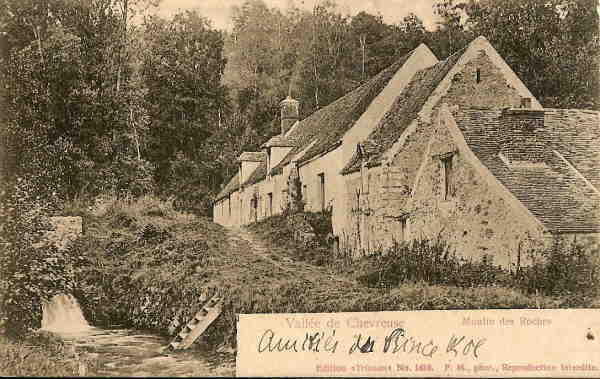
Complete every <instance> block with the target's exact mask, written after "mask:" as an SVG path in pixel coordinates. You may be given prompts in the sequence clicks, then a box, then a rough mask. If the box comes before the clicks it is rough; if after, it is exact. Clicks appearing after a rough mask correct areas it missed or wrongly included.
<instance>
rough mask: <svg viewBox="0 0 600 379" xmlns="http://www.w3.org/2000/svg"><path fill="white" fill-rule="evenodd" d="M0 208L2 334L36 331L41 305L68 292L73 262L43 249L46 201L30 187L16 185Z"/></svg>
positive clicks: (51, 249)
mask: <svg viewBox="0 0 600 379" xmlns="http://www.w3.org/2000/svg"><path fill="white" fill-rule="evenodd" d="M1 207H2V233H0V238H1V241H0V242H1V247H0V249H1V252H0V273H1V275H0V288H1V289H2V291H1V295H0V296H1V299H0V300H1V304H2V305H1V308H0V311H1V312H2V313H3V314H1V315H0V317H1V318H4V319H6V331H7V333H9V334H13V335H21V334H24V333H26V332H27V331H28V330H30V329H32V328H39V327H40V323H41V317H42V309H41V306H42V301H43V300H49V299H50V298H51V297H52V296H53V295H55V294H58V293H67V292H70V290H71V288H72V287H73V284H74V272H73V264H74V261H75V260H76V257H75V256H73V255H72V254H71V253H69V252H67V251H59V250H58V249H57V248H56V247H55V246H53V245H49V244H47V243H45V241H44V235H45V233H46V231H48V230H50V229H51V225H50V223H49V222H48V216H49V214H51V212H52V209H53V204H52V199H51V198H50V199H49V198H42V197H40V196H39V195H38V191H36V188H35V186H33V185H32V183H31V182H29V181H27V180H24V179H17V181H16V185H15V186H14V188H13V190H12V191H11V192H9V193H8V194H6V195H5V198H4V199H3V201H2V205H1ZM8 316H10V317H8Z"/></svg>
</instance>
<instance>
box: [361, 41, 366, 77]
mask: <svg viewBox="0 0 600 379" xmlns="http://www.w3.org/2000/svg"><path fill="white" fill-rule="evenodd" d="M366 46H367V36H366V35H362V36H360V48H361V50H362V69H361V73H360V81H361V82H364V80H365V49H366Z"/></svg>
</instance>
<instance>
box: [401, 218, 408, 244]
mask: <svg viewBox="0 0 600 379" xmlns="http://www.w3.org/2000/svg"><path fill="white" fill-rule="evenodd" d="M407 224H408V217H403V218H401V219H400V241H406V240H408V230H407V229H406V226H407Z"/></svg>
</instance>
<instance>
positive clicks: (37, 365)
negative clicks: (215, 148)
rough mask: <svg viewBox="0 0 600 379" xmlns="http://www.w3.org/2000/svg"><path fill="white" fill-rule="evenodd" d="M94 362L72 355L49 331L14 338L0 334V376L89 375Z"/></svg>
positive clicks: (92, 371)
mask: <svg viewBox="0 0 600 379" xmlns="http://www.w3.org/2000/svg"><path fill="white" fill-rule="evenodd" d="M94 370H95V367H94V362H92V361H91V360H89V359H86V358H81V357H79V356H74V355H73V353H72V352H70V351H69V350H68V349H67V348H66V346H65V344H64V343H63V342H62V341H61V340H60V339H58V338H57V337H55V336H53V335H52V334H50V333H43V332H42V333H36V334H32V335H29V336H27V337H25V338H24V339H23V340H20V341H14V340H11V339H8V338H6V337H3V336H0V376H79V375H93V374H94Z"/></svg>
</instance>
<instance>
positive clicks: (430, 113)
mask: <svg viewBox="0 0 600 379" xmlns="http://www.w3.org/2000/svg"><path fill="white" fill-rule="evenodd" d="M299 106H300V104H298V102H297V101H296V100H293V99H291V98H287V99H285V100H283V101H282V102H281V114H282V117H281V118H282V125H281V133H280V134H279V135H277V136H275V137H273V138H271V139H270V140H269V141H268V142H267V143H265V144H264V145H263V146H262V151H261V152H252V153H248V152H246V153H243V154H242V155H241V156H240V158H239V161H240V170H239V171H238V173H237V174H236V175H235V176H234V177H233V178H232V179H231V180H230V182H229V183H227V185H226V186H225V187H224V188H223V190H222V191H221V193H220V194H219V195H218V196H217V199H216V201H215V204H214V220H215V222H217V223H219V224H222V225H225V226H240V225H245V224H248V223H251V222H255V221H257V220H260V219H263V218H265V217H269V216H270V215H273V214H277V213H281V212H282V211H283V210H284V209H285V208H286V207H287V206H288V203H289V197H290V196H289V188H290V182H292V181H293V180H292V181H291V180H290V177H292V178H293V177H298V178H299V180H300V186H301V189H302V199H303V201H304V202H305V209H306V210H309V211H321V210H325V209H331V211H332V221H333V231H334V235H335V236H336V237H337V238H338V239H339V243H340V247H342V248H345V249H351V250H352V251H355V252H369V251H373V250H376V249H379V248H385V247H386V246H389V245H390V244H392V243H393V242H394V241H409V240H413V239H419V238H426V239H433V238H438V237H439V238H442V239H444V240H445V241H446V242H448V243H449V244H450V246H451V247H452V248H453V249H455V250H456V252H457V253H459V254H462V255H465V256H469V257H473V258H475V259H483V258H486V259H492V260H493V261H494V262H495V263H497V264H501V265H503V266H511V265H516V264H525V261H526V257H524V256H522V255H523V252H525V251H527V250H528V249H529V248H532V247H536V246H539V245H547V244H548V243H549V241H551V239H552V238H551V237H552V236H556V235H561V236H563V237H567V238H572V239H577V240H578V241H580V242H585V243H587V244H589V245H591V246H593V247H595V248H598V241H599V239H600V192H599V189H600V113H599V112H595V111H588V110H574V109H544V108H543V107H542V106H541V105H540V103H539V102H538V101H537V100H536V99H535V98H534V97H533V95H532V94H531V93H530V92H529V90H528V89H527V87H526V86H525V85H524V84H523V83H522V82H521V81H520V80H519V78H518V77H517V76H516V75H515V73H514V72H513V71H512V70H511V68H510V67H509V66H508V65H507V64H506V62H505V61H504V60H503V59H502V58H501V57H500V56H499V55H498V53H497V52H496V50H495V49H494V48H493V47H492V46H491V45H490V44H489V42H488V41H487V40H486V39H485V38H484V37H479V38H477V39H475V40H474V41H473V42H471V43H470V44H469V45H468V46H467V47H466V48H464V49H463V50H461V51H458V52H456V53H455V54H453V55H452V56H450V57H448V58H447V59H446V60H444V61H438V60H437V59H436V58H435V56H434V55H433V54H432V53H431V51H430V50H429V49H428V48H427V46H425V45H420V46H419V47H417V48H416V49H415V50H413V51H411V52H410V53H409V54H407V55H406V56H404V57H402V58H400V59H399V60H398V61H397V62H395V63H394V64H393V65H391V66H390V67H389V68H387V69H386V70H384V71H382V72H381V73H380V74H378V75H377V76H375V77H374V78H373V79H371V80H370V81H368V82H367V83H365V84H363V85H362V86H360V87H358V88H357V89H355V90H354V91H352V92H350V93H348V94H347V95H346V96H344V97H342V98H340V99H338V100H337V101H335V102H333V103H332V104H330V105H329V106H327V107H324V108H322V109H320V110H318V111H316V112H315V113H313V114H312V115H310V116H308V117H307V118H305V119H304V120H298V114H299V112H298V108H299Z"/></svg>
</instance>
